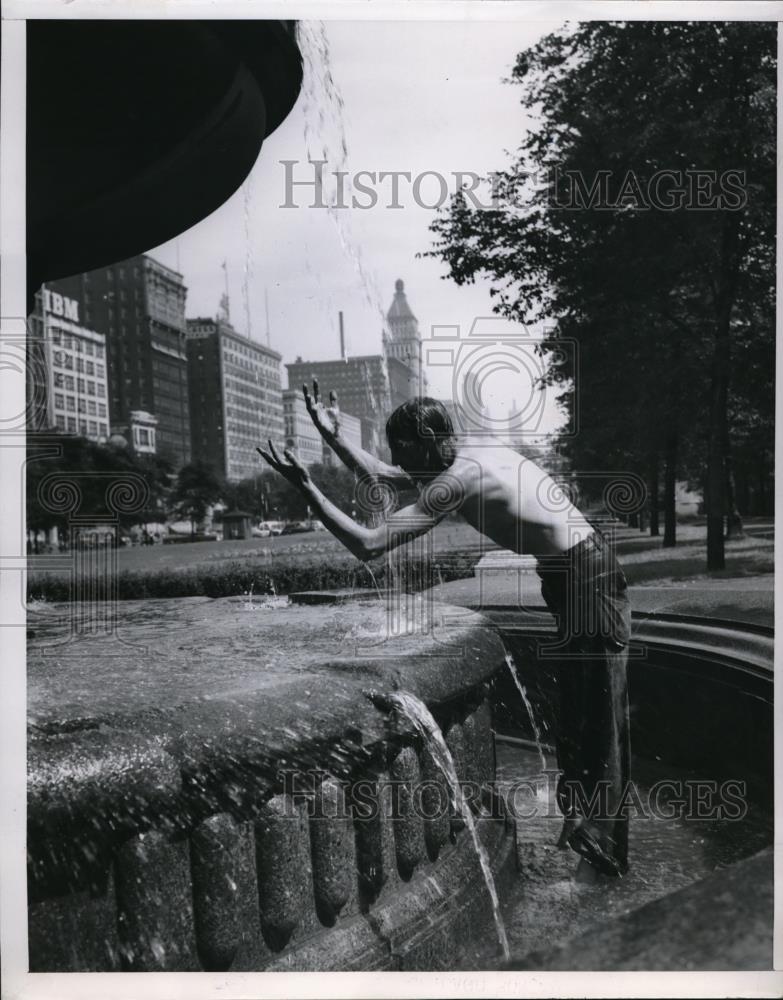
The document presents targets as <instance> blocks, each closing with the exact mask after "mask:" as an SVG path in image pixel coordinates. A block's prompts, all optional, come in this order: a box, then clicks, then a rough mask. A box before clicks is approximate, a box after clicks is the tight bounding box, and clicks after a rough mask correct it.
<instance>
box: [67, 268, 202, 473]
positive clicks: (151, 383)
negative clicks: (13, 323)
mask: <svg viewBox="0 0 783 1000" xmlns="http://www.w3.org/2000/svg"><path fill="white" fill-rule="evenodd" d="M47 288H49V289H50V290H51V291H52V292H53V293H59V294H61V295H63V296H65V297H68V298H70V299H73V300H76V301H77V302H79V304H80V309H81V311H82V314H83V317H84V323H85V324H86V325H87V326H88V327H90V328H91V329H93V330H96V331H97V332H98V333H101V334H103V335H104V336H105V338H106V359H107V367H108V376H109V383H108V389H109V414H110V421H111V427H112V429H115V428H118V429H119V428H127V427H130V426H132V425H134V424H135V423H137V422H138V420H137V417H135V416H134V417H132V416H131V414H139V413H141V414H145V415H146V416H145V420H147V418H153V419H154V420H156V421H157V423H156V424H155V436H154V440H155V447H156V450H157V453H158V454H159V455H161V456H163V457H165V458H168V459H169V460H170V461H171V462H172V463H173V464H174V466H175V467H179V466H182V465H184V464H186V463H187V462H189V461H190V454H191V452H190V409H189V400H188V381H187V377H188V376H187V355H186V352H185V299H186V295H187V289H186V287H185V284H184V282H183V280H182V275H181V274H179V273H178V272H177V271H173V270H171V268H168V267H165V266H164V265H163V264H160V263H158V261H156V260H153V259H152V258H151V257H148V256H146V255H144V254H140V255H139V256H137V257H132V258H130V259H129V260H124V261H120V262H119V263H116V264H112V265H111V266H109V267H102V268H98V269H97V270H94V271H88V272H85V273H84V274H77V275H74V276H72V277H70V278H61V279H58V280H57V281H52V282H48V283H47ZM147 422H149V421H147Z"/></svg>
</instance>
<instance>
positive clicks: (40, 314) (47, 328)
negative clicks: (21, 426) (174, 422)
mask: <svg viewBox="0 0 783 1000" xmlns="http://www.w3.org/2000/svg"><path fill="white" fill-rule="evenodd" d="M28 358H29V360H28V378H29V381H28V393H30V392H32V393H33V399H32V400H30V403H31V405H30V406H29V408H28V413H29V414H30V415H31V420H30V422H29V426H30V429H31V430H37V431H43V430H58V431H61V432H63V433H66V434H79V435H80V436H81V437H85V438H89V440H91V441H107V440H108V438H109V434H110V425H109V396H108V388H107V386H108V381H107V369H106V339H105V337H104V336H103V335H102V334H100V333H97V332H96V331H95V330H92V329H90V328H89V327H87V326H85V325H84V324H83V323H82V320H81V314H80V309H79V303H78V301H76V300H75V299H71V298H68V297H66V296H63V295H61V294H60V293H59V292H56V291H53V290H52V289H50V288H49V287H47V286H44V287H43V288H42V289H41V290H40V291H39V292H38V293H37V294H36V297H35V311H34V313H33V316H32V317H31V318H30V344H29V347H28Z"/></svg>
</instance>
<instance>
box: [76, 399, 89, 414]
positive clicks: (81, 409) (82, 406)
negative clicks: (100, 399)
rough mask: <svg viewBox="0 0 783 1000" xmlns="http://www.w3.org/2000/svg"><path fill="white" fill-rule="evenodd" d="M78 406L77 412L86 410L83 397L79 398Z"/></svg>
mask: <svg viewBox="0 0 783 1000" xmlns="http://www.w3.org/2000/svg"><path fill="white" fill-rule="evenodd" d="M78 406H79V413H86V412H87V403H86V402H85V401H84V400H83V399H80V400H79V403H78Z"/></svg>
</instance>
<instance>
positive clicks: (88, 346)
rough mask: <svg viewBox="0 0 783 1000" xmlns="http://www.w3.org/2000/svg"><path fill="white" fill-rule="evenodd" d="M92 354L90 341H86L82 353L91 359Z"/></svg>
mask: <svg viewBox="0 0 783 1000" xmlns="http://www.w3.org/2000/svg"><path fill="white" fill-rule="evenodd" d="M92 352H93V347H92V344H91V343H90V341H89V340H88V341H87V343H86V344H85V345H84V353H85V354H89V356H90V357H92Z"/></svg>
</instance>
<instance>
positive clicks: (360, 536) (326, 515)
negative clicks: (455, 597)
mask: <svg viewBox="0 0 783 1000" xmlns="http://www.w3.org/2000/svg"><path fill="white" fill-rule="evenodd" d="M258 452H259V453H260V454H261V455H262V456H263V457H264V458H265V459H266V461H267V462H268V463H269V465H271V466H272V468H273V469H275V470H276V471H277V472H279V473H280V474H281V475H283V476H285V478H286V479H287V480H288V482H289V483H291V484H292V485H293V486H295V487H296V488H297V489H298V490H299V492H300V493H301V494H302V496H303V497H304V498H305V499H306V500H307V503H308V504H309V505H310V506H311V507H312V508H313V509H314V511H315V512H316V514H317V515H318V517H319V518H320V520H321V521H322V522H323V524H324V525H325V526H326V527H327V528H328V529H329V531H331V533H332V534H333V535H334V536H335V538H337V539H338V540H339V541H341V542H342V543H343V545H344V546H345V547H346V548H347V549H348V550H349V551H350V552H352V553H353V555H355V556H356V558H357V559H360V560H361V561H362V562H367V561H368V560H369V559H375V558H377V557H378V556H380V555H383V553H384V552H388V551H389V550H391V549H396V548H397V546H399V545H403V544H405V542H409V541H411V540H412V539H414V538H418V537H419V535H423V534H425V533H426V532H427V531H430V530H431V529H432V528H434V527H435V525H436V524H437V523H438V522H439V521H441V520H442V519H443V518H444V517H445V516H446V514H447V513H448V511H447V510H430V509H428V505H427V503H426V498H422V497H420V498H419V499H418V500H417V501H416V503H415V504H411V505H410V506H408V507H403V508H402V509H400V510H398V511H395V512H394V514H392V515H390V516H389V517H388V518H387V519H386V520H385V521H384V522H383V523H381V524H380V525H378V527H376V528H366V527H364V525H361V524H357V523H356V522H355V521H354V520H353V519H352V518H350V517H349V516H348V515H347V514H344V513H343V511H341V510H340V508H339V507H336V506H335V505H334V504H333V503H332V502H331V500H329V499H328V498H327V497H325V496H324V494H323V493H322V492H321V491H320V490H319V489H318V487H317V486H316V485H315V483H314V482H313V481H312V479H310V475H309V473H308V471H307V469H305V468H304V466H302V465H301V464H300V463H299V462H298V461H297V459H296V458H295V457H294V455H293V454H292V453H291V452H290V451H288V450H286V451H285V452H284V453H283V454H284V456H285V458H284V459H282V458H280V456H279V455H278V453H277V451H276V450H275V446H274V445H273V444H272V442H271V441H270V442H269V450H268V451H264V450H263V449H262V448H259V449H258Z"/></svg>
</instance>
